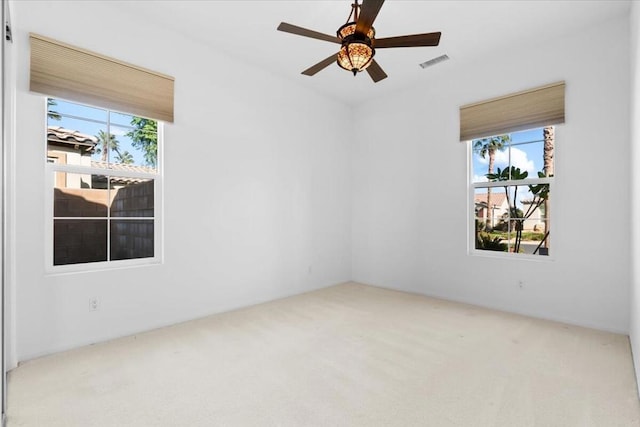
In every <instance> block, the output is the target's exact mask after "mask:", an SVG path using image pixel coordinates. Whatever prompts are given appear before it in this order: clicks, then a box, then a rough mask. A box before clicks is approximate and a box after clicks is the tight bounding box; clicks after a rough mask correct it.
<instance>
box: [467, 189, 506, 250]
mask: <svg viewBox="0 0 640 427" xmlns="http://www.w3.org/2000/svg"><path fill="white" fill-rule="evenodd" d="M474 205H475V248H476V249H480V250H488V251H500V252H504V251H506V250H507V241H508V240H509V230H508V228H507V227H501V225H502V224H503V223H504V218H505V216H508V203H507V199H506V197H505V195H504V189H503V188H502V187H497V188H477V189H476V190H475V194H474ZM488 206H490V208H488Z"/></svg>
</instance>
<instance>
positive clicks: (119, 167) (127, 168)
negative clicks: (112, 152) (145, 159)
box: [91, 160, 157, 174]
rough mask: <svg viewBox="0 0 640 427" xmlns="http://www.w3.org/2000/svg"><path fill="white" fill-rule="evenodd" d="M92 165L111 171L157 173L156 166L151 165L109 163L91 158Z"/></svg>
mask: <svg viewBox="0 0 640 427" xmlns="http://www.w3.org/2000/svg"><path fill="white" fill-rule="evenodd" d="M91 167H92V168H95V169H108V170H110V171H124V172H138V173H154V174H155V173H156V172H157V171H156V168H154V167H151V166H138V165H129V164H123V163H107V162H103V161H100V160H91Z"/></svg>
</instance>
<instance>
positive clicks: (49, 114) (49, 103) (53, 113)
mask: <svg viewBox="0 0 640 427" xmlns="http://www.w3.org/2000/svg"><path fill="white" fill-rule="evenodd" d="M56 105H58V103H57V102H56V101H54V100H53V99H51V98H47V117H48V118H50V119H52V120H61V119H62V116H61V115H60V113H58V112H57V111H53V110H52V109H51V107H55V106H56Z"/></svg>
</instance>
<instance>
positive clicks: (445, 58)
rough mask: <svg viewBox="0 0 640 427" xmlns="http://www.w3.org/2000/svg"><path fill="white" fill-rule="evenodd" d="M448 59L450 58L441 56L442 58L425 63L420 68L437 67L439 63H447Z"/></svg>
mask: <svg viewBox="0 0 640 427" xmlns="http://www.w3.org/2000/svg"><path fill="white" fill-rule="evenodd" d="M447 59H449V56H447V55H441V56H438V57H437V58H433V59H430V60H428V61H426V62H423V63H422V64H420V66H421V67H422V68H427V67H431V66H432V65H436V64H438V63H440V62H442V61H446V60H447Z"/></svg>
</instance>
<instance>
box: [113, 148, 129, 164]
mask: <svg viewBox="0 0 640 427" xmlns="http://www.w3.org/2000/svg"><path fill="white" fill-rule="evenodd" d="M117 153H118V154H117V155H116V157H115V159H114V160H115V161H116V162H118V163H120V164H123V165H130V164H132V163H133V155H132V154H131V153H130V152H128V151H123V152H122V153H120V152H119V151H118V152H117Z"/></svg>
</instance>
